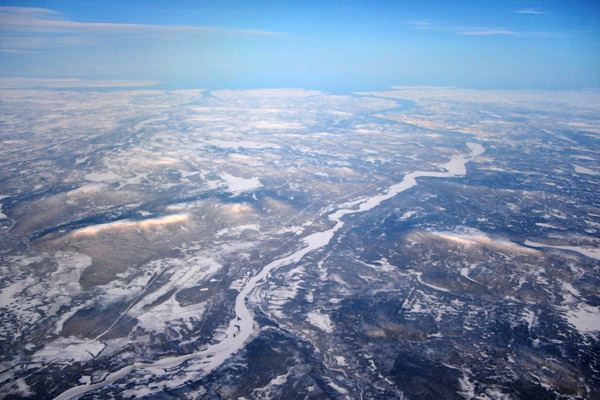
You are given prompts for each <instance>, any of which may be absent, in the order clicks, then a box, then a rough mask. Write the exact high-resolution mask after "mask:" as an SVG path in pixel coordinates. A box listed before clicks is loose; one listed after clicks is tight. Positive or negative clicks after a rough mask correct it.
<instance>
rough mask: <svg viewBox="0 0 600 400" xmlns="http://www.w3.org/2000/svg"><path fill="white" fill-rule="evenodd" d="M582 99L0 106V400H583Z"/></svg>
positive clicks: (48, 93)
mask: <svg viewBox="0 0 600 400" xmlns="http://www.w3.org/2000/svg"><path fill="white" fill-rule="evenodd" d="M599 288H600V92H599V91H594V90H587V91H572V92H568V91H563V92H538V91H477V90H462V89H447V88H406V87H397V88H393V89H391V90H389V91H386V92H369V93H355V94H353V95H333V94H328V93H323V92H318V91H309V90H300V89H298V90H283V89H282V90H240V91H231V90H222V91H210V92H209V91H203V90H180V91H160V90H146V91H104V92H95V91H57V90H0V398H57V399H77V398H81V399H96V398H153V399H156V398H158V399H172V398H184V399H248V400H249V399H482V400H483V399H532V398H535V399H599V398H600V289H599Z"/></svg>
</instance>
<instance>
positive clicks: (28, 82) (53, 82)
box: [0, 78, 162, 89]
mask: <svg viewBox="0 0 600 400" xmlns="http://www.w3.org/2000/svg"><path fill="white" fill-rule="evenodd" d="M161 83H162V82H158V81H149V80H145V81H141V80H140V81H135V80H97V81H95V80H85V79H75V78H64V79H45V78H0V89H33V88H110V87H142V86H155V85H159V84H161Z"/></svg>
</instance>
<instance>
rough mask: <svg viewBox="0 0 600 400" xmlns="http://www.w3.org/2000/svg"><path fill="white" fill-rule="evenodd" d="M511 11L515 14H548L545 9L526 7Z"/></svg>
mask: <svg viewBox="0 0 600 400" xmlns="http://www.w3.org/2000/svg"><path fill="white" fill-rule="evenodd" d="M513 13H515V14H535V15H546V14H550V13H549V12H546V11H538V10H534V9H531V8H529V9H526V10H515V11H513Z"/></svg>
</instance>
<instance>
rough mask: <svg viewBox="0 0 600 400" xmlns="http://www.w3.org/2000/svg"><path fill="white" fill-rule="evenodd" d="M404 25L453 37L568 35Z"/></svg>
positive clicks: (497, 29)
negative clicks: (446, 33)
mask: <svg viewBox="0 0 600 400" xmlns="http://www.w3.org/2000/svg"><path fill="white" fill-rule="evenodd" d="M404 23H405V24H408V25H412V27H413V28H414V29H417V30H423V31H443V32H449V33H452V34H455V35H465V36H514V37H538V38H557V39H559V38H567V37H569V35H566V34H563V33H555V32H535V31H534V32H531V31H515V30H509V29H504V28H483V27H473V26H439V25H436V24H434V23H431V22H427V21H419V20H416V21H415V20H413V21H404Z"/></svg>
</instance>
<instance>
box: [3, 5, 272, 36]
mask: <svg viewBox="0 0 600 400" xmlns="http://www.w3.org/2000/svg"><path fill="white" fill-rule="evenodd" d="M60 16H61V14H60V13H58V12H56V11H54V10H48V9H43V8H29V7H0V30H5V31H6V30H9V31H20V32H23V31H24V32H36V33H61V32H62V33H79V34H108V35H114V34H119V35H122V34H165V33H172V34H222V35H259V36H265V35H266V36H282V35H284V34H283V33H280V32H268V31H261V30H252V29H228V28H219V27H212V26H194V25H147V24H121V23H111V22H77V21H71V20H66V19H61V18H60Z"/></svg>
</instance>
